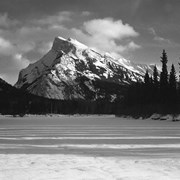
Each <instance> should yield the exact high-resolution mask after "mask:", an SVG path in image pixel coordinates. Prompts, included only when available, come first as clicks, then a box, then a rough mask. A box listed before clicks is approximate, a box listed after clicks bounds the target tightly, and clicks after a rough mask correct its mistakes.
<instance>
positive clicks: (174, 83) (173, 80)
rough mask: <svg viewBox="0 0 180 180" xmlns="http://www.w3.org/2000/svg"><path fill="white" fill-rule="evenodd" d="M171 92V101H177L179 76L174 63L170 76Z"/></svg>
mask: <svg viewBox="0 0 180 180" xmlns="http://www.w3.org/2000/svg"><path fill="white" fill-rule="evenodd" d="M169 92H170V93H169V94H170V101H171V102H175V101H176V100H177V77H176V71H175V68H174V64H172V66H171V71H170V76H169Z"/></svg>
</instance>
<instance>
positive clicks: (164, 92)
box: [160, 50, 168, 102]
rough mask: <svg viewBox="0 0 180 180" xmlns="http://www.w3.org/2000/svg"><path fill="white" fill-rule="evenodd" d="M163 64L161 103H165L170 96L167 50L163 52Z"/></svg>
mask: <svg viewBox="0 0 180 180" xmlns="http://www.w3.org/2000/svg"><path fill="white" fill-rule="evenodd" d="M161 62H162V72H161V74H160V96H161V101H162V102H165V101H166V100H167V96H168V71H167V62H168V59H167V54H166V52H165V50H163V53H162V57H161Z"/></svg>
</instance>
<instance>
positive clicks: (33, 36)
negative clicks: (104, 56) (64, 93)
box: [0, 11, 140, 84]
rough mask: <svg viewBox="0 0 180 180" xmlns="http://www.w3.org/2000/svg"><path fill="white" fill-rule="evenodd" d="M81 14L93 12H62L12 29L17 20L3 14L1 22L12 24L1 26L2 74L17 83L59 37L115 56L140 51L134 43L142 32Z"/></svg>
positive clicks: (109, 19) (0, 64)
mask: <svg viewBox="0 0 180 180" xmlns="http://www.w3.org/2000/svg"><path fill="white" fill-rule="evenodd" d="M82 15H84V17H83V18H87V16H89V15H90V12H86V11H84V12H80V13H78V14H77V13H76V14H75V13H73V12H69V11H62V12H59V13H56V14H54V15H51V16H45V17H41V18H39V19H30V20H26V21H24V22H19V23H18V24H17V25H16V26H15V25H14V26H13V23H14V24H15V22H16V21H12V20H9V18H8V15H4V16H3V18H4V20H2V22H5V21H7V22H8V23H7V24H9V25H8V26H6V27H7V28H6V29H3V28H1V27H0V59H1V61H0V72H1V74H3V76H4V77H6V80H8V82H10V83H12V84H14V83H15V82H16V81H17V76H18V73H19V71H20V70H21V69H22V68H25V67H26V66H27V65H28V64H29V63H32V62H35V61H37V60H38V59H40V58H41V57H42V56H43V55H44V54H45V53H47V52H48V50H49V49H50V48H51V45H52V42H53V39H54V38H55V37H56V36H62V37H64V38H68V37H72V38H75V39H77V40H78V41H80V42H82V43H84V44H86V45H87V46H90V47H91V48H94V49H97V50H99V51H102V52H110V53H111V54H113V55H116V57H120V56H121V54H122V55H123V53H125V52H129V51H133V50H135V49H138V48H140V45H138V44H136V43H135V42H134V41H133V38H135V37H137V36H138V35H139V33H138V32H136V31H135V29H134V28H133V27H132V26H130V25H129V24H125V23H123V22H122V20H114V19H113V18H103V19H92V20H85V21H84V19H82ZM79 17H81V19H80V21H79V23H78V25H77V24H74V23H73V22H76V19H78V18H79ZM3 18H2V19H3ZM88 18H89V17H88ZM78 20H79V19H78ZM82 20H83V21H84V22H83V23H82ZM80 22H81V24H80ZM2 24H3V23H2ZM0 25H1V17H0ZM4 26H5V23H4ZM10 27H11V28H10Z"/></svg>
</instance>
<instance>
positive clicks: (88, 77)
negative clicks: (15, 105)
mask: <svg viewBox="0 0 180 180" xmlns="http://www.w3.org/2000/svg"><path fill="white" fill-rule="evenodd" d="M152 68H153V67H151V66H147V65H140V64H135V63H131V62H130V61H128V60H126V59H123V58H122V59H118V60H116V59H114V58H113V57H111V56H110V55H108V54H101V53H99V52H96V51H94V50H92V49H90V48H88V47H87V46H85V45H84V44H81V43H80V42H78V41H76V40H74V39H64V38H61V37H56V38H55V40H54V43H53V46H52V48H51V50H50V51H49V52H48V53H47V54H46V55H45V56H44V57H42V58H41V59H40V60H39V61H37V62H36V63H34V64H30V65H29V66H28V67H27V68H26V69H23V70H21V72H20V74H19V79H18V81H17V83H16V84H15V86H16V87H17V88H23V89H26V90H27V91H28V92H30V93H32V94H35V95H39V96H43V97H47V98H53V99H87V98H89V99H91V100H92V99H98V98H102V97H103V96H105V94H107V93H110V94H109V96H110V97H111V98H112V99H114V98H115V97H116V96H117V92H116V90H114V91H112V92H111V90H110V89H111V88H110V86H113V87H115V85H117V87H118V88H119V87H123V86H125V85H127V84H130V83H132V82H135V81H142V79H143V75H144V74H145V72H146V70H147V69H149V71H150V72H151V71H152ZM102 84H103V85H102ZM107 89H108V91H107V92H106V90H107ZM114 89H117V88H114ZM118 90H119V89H118Z"/></svg>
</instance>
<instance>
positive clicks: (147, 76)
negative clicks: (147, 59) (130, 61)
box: [144, 70, 150, 85]
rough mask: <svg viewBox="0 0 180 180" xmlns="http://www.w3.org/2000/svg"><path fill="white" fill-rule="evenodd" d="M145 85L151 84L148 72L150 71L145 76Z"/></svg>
mask: <svg viewBox="0 0 180 180" xmlns="http://www.w3.org/2000/svg"><path fill="white" fill-rule="evenodd" d="M144 83H145V84H146V85H149V84H150V77H149V72H148V70H146V74H145V76H144Z"/></svg>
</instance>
